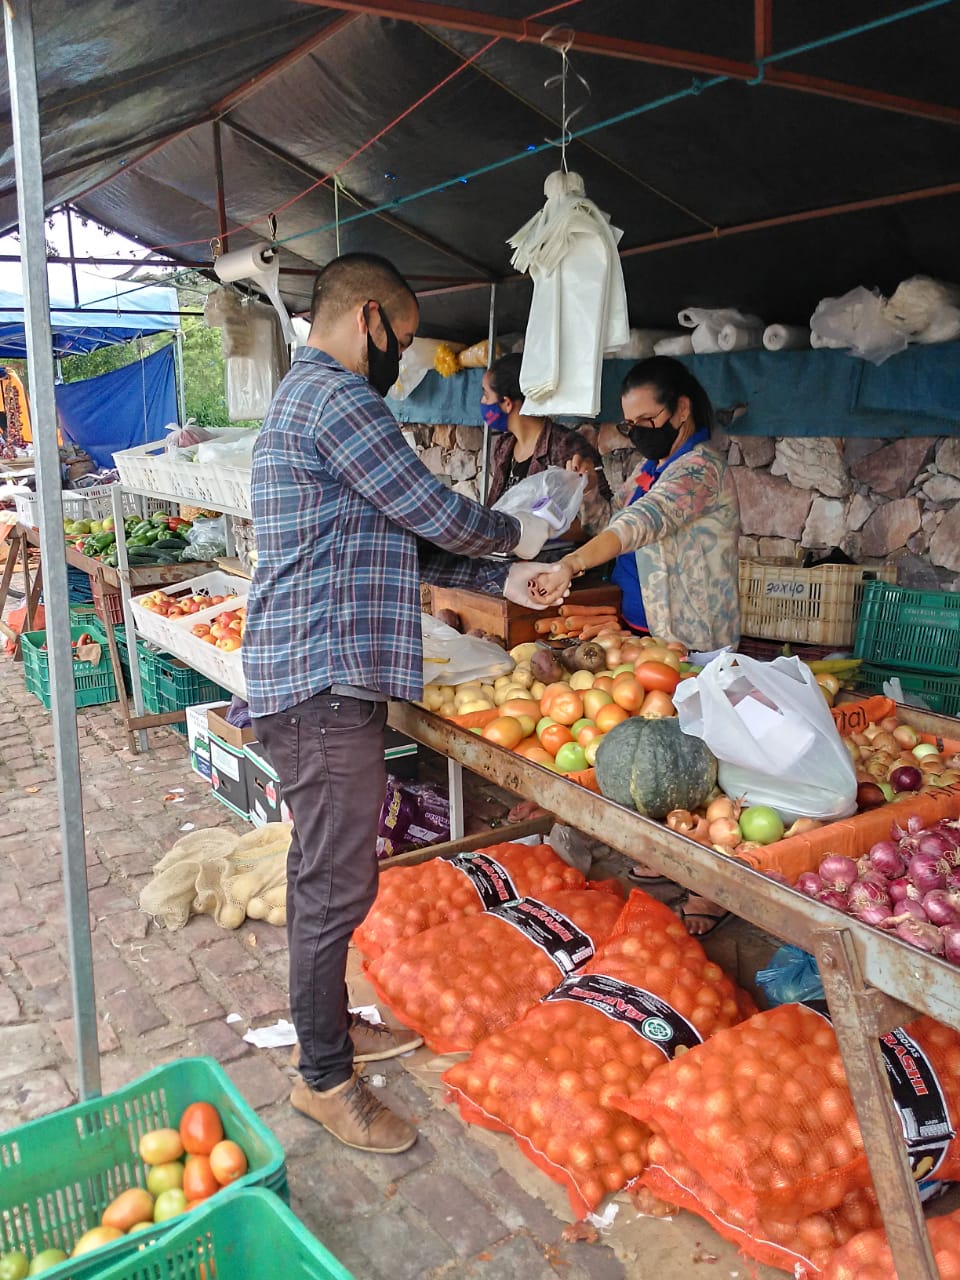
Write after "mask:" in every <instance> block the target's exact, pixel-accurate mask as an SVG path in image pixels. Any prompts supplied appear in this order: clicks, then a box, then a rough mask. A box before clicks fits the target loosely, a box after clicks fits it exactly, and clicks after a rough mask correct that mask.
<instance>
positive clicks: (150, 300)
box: [0, 268, 180, 360]
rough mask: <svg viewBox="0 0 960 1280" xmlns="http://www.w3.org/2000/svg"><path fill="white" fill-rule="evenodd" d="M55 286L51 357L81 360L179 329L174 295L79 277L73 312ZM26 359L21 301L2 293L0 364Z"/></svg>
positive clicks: (172, 291)
mask: <svg viewBox="0 0 960 1280" xmlns="http://www.w3.org/2000/svg"><path fill="white" fill-rule="evenodd" d="M54 270H55V269H54V268H51V271H54ZM61 271H62V269H61ZM6 275H8V273H5V276H6ZM58 283H59V285H60V290H59V291H58V293H55V292H54V289H55V288H57V285H55V284H54V282H53V281H52V280H51V296H50V328H51V332H52V337H53V353H54V355H55V356H73V355H81V354H84V353H86V352H88V351H96V350H97V349H98V348H99V347H107V346H110V345H112V344H113V343H117V342H129V341H130V340H131V338H139V337H143V336H145V335H146V334H149V333H164V332H166V331H167V330H171V329H178V328H179V327H180V321H179V318H178V316H177V311H178V309H179V305H180V304H179V302H178V300H177V291H176V289H168V288H165V287H160V286H152V287H150V288H142V287H138V286H137V285H135V284H131V283H130V282H129V281H125V280H118V281H113V280H110V279H108V278H106V277H93V276H90V275H87V274H86V273H83V272H78V273H77V291H78V293H79V295H80V306H79V307H76V306H74V302H73V297H72V295H68V294H67V293H66V291H63V290H62V282H58ZM68 299H69V300H68ZM130 313H132V314H130ZM26 354H27V340H26V337H25V333H24V318H23V295H22V294H21V293H19V292H11V291H9V290H7V289H3V288H0V359H5V360H22V359H24V358H25V357H26Z"/></svg>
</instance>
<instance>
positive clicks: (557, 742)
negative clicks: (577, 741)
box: [540, 724, 573, 758]
mask: <svg viewBox="0 0 960 1280" xmlns="http://www.w3.org/2000/svg"><path fill="white" fill-rule="evenodd" d="M572 741H573V734H572V733H571V732H570V730H569V729H568V728H567V726H566V725H565V724H551V725H548V726H547V728H546V729H544V731H543V733H541V735H540V742H541V745H542V746H543V748H544V750H546V751H549V752H550V755H551V758H553V757H555V756H556V754H557V752H558V751H559V750H560V748H561V747H562V746H563V745H564V744H565V743H567V742H572Z"/></svg>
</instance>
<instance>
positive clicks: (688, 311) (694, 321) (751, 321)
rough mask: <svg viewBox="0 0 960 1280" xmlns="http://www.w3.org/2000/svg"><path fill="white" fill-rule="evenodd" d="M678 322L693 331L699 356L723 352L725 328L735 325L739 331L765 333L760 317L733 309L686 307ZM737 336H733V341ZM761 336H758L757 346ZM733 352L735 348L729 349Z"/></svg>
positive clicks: (694, 345)
mask: <svg viewBox="0 0 960 1280" xmlns="http://www.w3.org/2000/svg"><path fill="white" fill-rule="evenodd" d="M677 321H678V322H679V323H680V324H681V325H682V326H683V328H684V329H692V330H693V335H692V337H693V350H694V352H695V353H696V354H697V355H709V354H712V353H714V352H718V351H722V350H723V349H724V348H723V347H721V345H720V334H721V332H722V330H723V329H724V327H725V326H727V325H734V326H736V328H738V329H759V330H760V332H761V333H762V331H763V321H762V320H761V319H760V318H759V316H749V315H744V314H743V312H742V311H737V310H735V309H734V308H732V307H723V308H718V309H716V310H711V309H709V308H706V307H685V308H684V309H683V311H680V312H678V313H677ZM734 336H735V335H733V334H731V335H730V337H731V340H733V338H734ZM759 341H760V336H759V334H758V335H757V345H759ZM728 349H730V350H733V349H734V348H732V347H731V348H728Z"/></svg>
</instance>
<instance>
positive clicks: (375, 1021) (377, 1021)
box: [350, 1004, 383, 1027]
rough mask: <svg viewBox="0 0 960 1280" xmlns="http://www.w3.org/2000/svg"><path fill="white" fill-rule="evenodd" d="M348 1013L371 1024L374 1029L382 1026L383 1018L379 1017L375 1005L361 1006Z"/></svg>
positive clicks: (378, 1011)
mask: <svg viewBox="0 0 960 1280" xmlns="http://www.w3.org/2000/svg"><path fill="white" fill-rule="evenodd" d="M350 1012H351V1013H352V1014H355V1015H356V1017H358V1018H363V1020H364V1021H365V1022H369V1023H372V1025H373V1026H375V1027H382V1026H383V1018H382V1017H381V1016H380V1010H379V1009H378V1008H377V1006H376V1005H375V1004H361V1005H358V1006H357V1007H356V1009H351V1010H350Z"/></svg>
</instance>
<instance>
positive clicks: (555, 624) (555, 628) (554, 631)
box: [550, 618, 567, 638]
mask: <svg viewBox="0 0 960 1280" xmlns="http://www.w3.org/2000/svg"><path fill="white" fill-rule="evenodd" d="M566 634H567V628H566V626H565V625H564V620H563V618H554V619H553V621H552V622H551V623H550V635H551V636H553V637H554V638H556V637H558V636H566Z"/></svg>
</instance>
